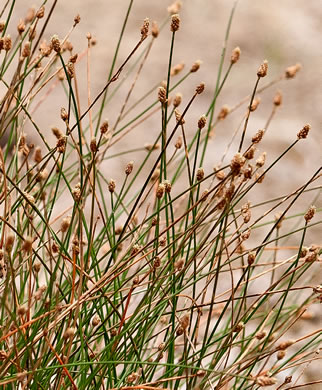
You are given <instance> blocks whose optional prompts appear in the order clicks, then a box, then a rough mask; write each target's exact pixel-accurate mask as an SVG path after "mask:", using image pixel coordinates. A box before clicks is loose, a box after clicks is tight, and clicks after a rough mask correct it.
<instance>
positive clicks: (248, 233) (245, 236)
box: [240, 229, 251, 241]
mask: <svg viewBox="0 0 322 390" xmlns="http://www.w3.org/2000/svg"><path fill="white" fill-rule="evenodd" d="M250 233H251V230H250V229H247V230H245V231H244V232H243V234H242V235H241V237H240V238H241V240H242V241H246V240H248V239H249V237H250Z"/></svg>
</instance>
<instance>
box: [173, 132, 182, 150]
mask: <svg viewBox="0 0 322 390" xmlns="http://www.w3.org/2000/svg"><path fill="white" fill-rule="evenodd" d="M182 142H183V140H182V137H181V135H179V137H178V138H177V140H176V142H175V144H174V147H175V148H176V149H181V148H182Z"/></svg>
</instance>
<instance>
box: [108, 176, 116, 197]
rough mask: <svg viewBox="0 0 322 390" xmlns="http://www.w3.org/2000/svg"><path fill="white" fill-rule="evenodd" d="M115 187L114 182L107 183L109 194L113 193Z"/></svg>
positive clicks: (111, 180)
mask: <svg viewBox="0 0 322 390" xmlns="http://www.w3.org/2000/svg"><path fill="white" fill-rule="evenodd" d="M115 187H116V183H115V180H113V179H110V181H109V183H108V190H109V191H110V193H111V194H112V193H113V192H114V191H115Z"/></svg>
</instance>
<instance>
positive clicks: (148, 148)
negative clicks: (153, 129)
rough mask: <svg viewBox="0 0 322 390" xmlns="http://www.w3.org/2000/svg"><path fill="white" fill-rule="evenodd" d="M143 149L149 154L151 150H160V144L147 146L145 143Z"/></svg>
mask: <svg viewBox="0 0 322 390" xmlns="http://www.w3.org/2000/svg"><path fill="white" fill-rule="evenodd" d="M144 148H145V149H146V150H148V151H149V152H150V151H151V150H158V149H160V144H148V143H146V144H144Z"/></svg>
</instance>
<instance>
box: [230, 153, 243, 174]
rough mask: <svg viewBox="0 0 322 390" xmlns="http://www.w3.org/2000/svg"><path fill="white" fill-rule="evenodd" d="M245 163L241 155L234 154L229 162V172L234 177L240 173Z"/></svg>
mask: <svg viewBox="0 0 322 390" xmlns="http://www.w3.org/2000/svg"><path fill="white" fill-rule="evenodd" d="M245 161H246V159H245V157H244V156H243V155H242V154H241V153H236V154H235V156H234V157H233V159H232V160H231V162H230V168H231V172H232V173H233V174H234V175H238V174H239V172H240V171H241V168H242V167H243V165H244V164H245Z"/></svg>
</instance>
